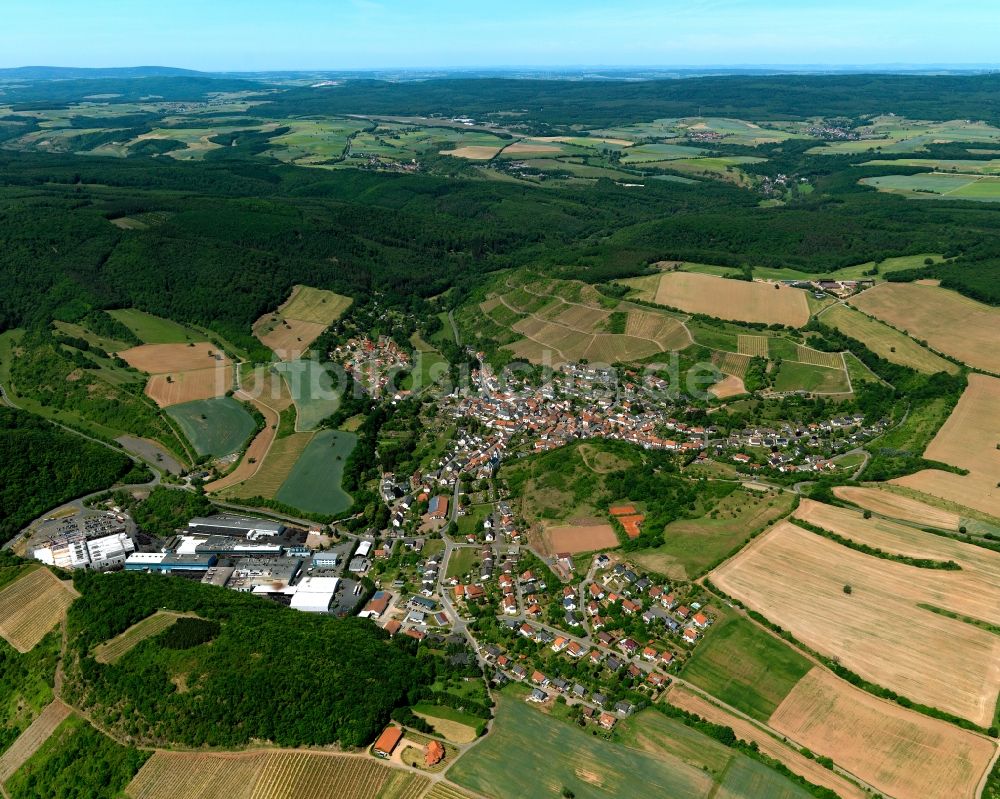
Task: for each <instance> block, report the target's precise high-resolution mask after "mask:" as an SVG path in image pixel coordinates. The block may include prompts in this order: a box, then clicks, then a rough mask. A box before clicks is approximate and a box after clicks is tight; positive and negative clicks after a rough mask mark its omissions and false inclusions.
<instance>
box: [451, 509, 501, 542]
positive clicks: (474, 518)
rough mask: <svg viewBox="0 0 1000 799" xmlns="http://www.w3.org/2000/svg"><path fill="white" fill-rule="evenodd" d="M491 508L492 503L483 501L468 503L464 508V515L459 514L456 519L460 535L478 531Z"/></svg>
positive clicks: (480, 529)
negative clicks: (481, 502) (474, 503)
mask: <svg viewBox="0 0 1000 799" xmlns="http://www.w3.org/2000/svg"><path fill="white" fill-rule="evenodd" d="M492 510H493V505H492V503H485V504H483V505H469V506H468V507H466V508H465V515H464V516H459V517H458V519H457V523H458V532H459V533H460V534H461V535H469V533H473V534H475V533H479V532H481V531H482V529H483V521H484V520H485V519H486V517H487V516H489V515H490V512H491V511H492Z"/></svg>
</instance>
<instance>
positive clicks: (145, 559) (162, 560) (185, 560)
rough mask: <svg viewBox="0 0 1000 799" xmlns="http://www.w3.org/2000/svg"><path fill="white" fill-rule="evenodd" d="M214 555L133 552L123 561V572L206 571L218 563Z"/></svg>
mask: <svg viewBox="0 0 1000 799" xmlns="http://www.w3.org/2000/svg"><path fill="white" fill-rule="evenodd" d="M218 560H219V559H218V557H216V556H215V555H178V554H174V553H171V552H133V553H132V554H131V555H129V556H128V558H126V560H125V571H145V572H164V573H165V572H196V571H208V569H209V568H211V567H212V566H214V565H215V564H216V563H217V562H218Z"/></svg>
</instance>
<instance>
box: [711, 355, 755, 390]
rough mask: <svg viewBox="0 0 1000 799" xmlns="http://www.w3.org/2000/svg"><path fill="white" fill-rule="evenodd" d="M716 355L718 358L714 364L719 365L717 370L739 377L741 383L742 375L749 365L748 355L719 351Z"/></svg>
mask: <svg viewBox="0 0 1000 799" xmlns="http://www.w3.org/2000/svg"><path fill="white" fill-rule="evenodd" d="M716 356H717V358H718V362H717V363H716V366H718V367H719V371H720V372H722V373H723V374H727V375H729V376H730V377H737V378H739V380H740V382H741V383H742V382H743V375H745V374H746V373H747V367H748V366H749V365H750V356H749V355H738V354H736V353H735V352H719V353H716Z"/></svg>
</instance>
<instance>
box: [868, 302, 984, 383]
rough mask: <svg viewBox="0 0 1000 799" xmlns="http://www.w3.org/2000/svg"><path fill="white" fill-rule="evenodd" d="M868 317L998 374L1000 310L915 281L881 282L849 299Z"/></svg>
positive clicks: (954, 356)
mask: <svg viewBox="0 0 1000 799" xmlns="http://www.w3.org/2000/svg"><path fill="white" fill-rule="evenodd" d="M851 304H852V305H854V306H856V307H857V308H860V309H861V310H862V311H864V312H865V313H867V314H870V315H872V316H875V317H877V318H879V319H884V320H885V321H886V322H888V323H889V324H890V325H892V326H893V327H896V328H898V329H900V330H905V331H906V332H907V333H909V334H910V335H912V336H913V337H914V338H916V339H918V340H923V341H926V342H927V343H928V344H929V345H930V346H931V347H933V348H934V349H936V350H938V351H939V352H943V353H945V354H946V355H950V356H951V357H953V358H957V359H958V360H960V361H963V362H965V363H967V364H969V365H970V366H974V367H977V368H979V369H985V370H987V371H990V372H1000V347H998V346H997V336H996V331H997V329H998V328H1000V309H997V308H991V307H990V306H989V305H984V304H982V303H980V302H976V301H975V300H970V299H969V298H967V297H963V296H962V295H961V294H958V293H957V292H954V291H950V290H948V289H943V288H939V287H937V286H919V285H916V284H914V283H880V284H879V285H877V286H875V287H874V288H871V289H868V291H863V292H862V293H861V294H858V295H857V296H856V297H853V298H852V299H851Z"/></svg>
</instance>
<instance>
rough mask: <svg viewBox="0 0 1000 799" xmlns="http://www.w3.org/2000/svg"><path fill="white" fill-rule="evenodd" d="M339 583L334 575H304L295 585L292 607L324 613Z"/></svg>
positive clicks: (328, 607) (308, 611) (309, 611)
mask: <svg viewBox="0 0 1000 799" xmlns="http://www.w3.org/2000/svg"><path fill="white" fill-rule="evenodd" d="M339 583H340V580H339V579H338V578H336V577H306V578H305V579H304V580H302V581H301V582H300V583H299V584H298V585H296V586H295V593H294V594H292V607H293V608H295V609H296V610H303V611H306V612H307V613H326V612H327V611H328V610H329V609H330V603H331V602H332V601H333V596H334V594H336V593H337V586H338V585H339Z"/></svg>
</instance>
